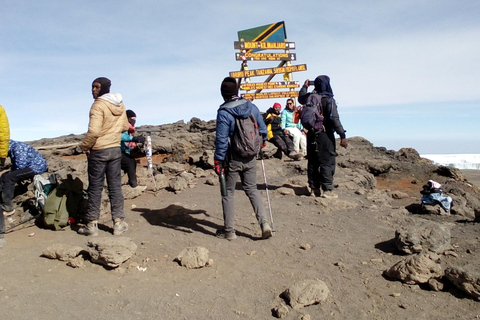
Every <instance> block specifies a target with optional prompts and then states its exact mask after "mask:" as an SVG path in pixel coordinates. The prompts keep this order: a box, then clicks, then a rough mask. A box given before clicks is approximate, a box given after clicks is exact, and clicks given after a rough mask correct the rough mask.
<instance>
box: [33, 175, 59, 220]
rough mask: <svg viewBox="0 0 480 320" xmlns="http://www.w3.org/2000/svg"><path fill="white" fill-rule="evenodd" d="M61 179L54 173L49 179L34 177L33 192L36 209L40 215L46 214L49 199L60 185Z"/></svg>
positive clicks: (40, 176)
mask: <svg viewBox="0 0 480 320" xmlns="http://www.w3.org/2000/svg"><path fill="white" fill-rule="evenodd" d="M60 179H61V177H60V175H59V174H58V173H52V174H50V175H49V176H48V178H44V177H43V176H42V175H40V174H37V175H35V176H34V177H33V192H34V193H35V208H36V209H37V211H38V212H39V213H43V212H44V208H45V201H47V197H48V195H49V194H50V192H52V191H53V190H54V189H55V188H56V187H57V185H58V181H59V180H60Z"/></svg>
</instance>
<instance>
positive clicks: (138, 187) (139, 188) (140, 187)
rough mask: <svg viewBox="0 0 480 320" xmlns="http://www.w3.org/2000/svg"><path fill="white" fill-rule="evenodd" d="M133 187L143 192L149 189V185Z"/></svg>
mask: <svg viewBox="0 0 480 320" xmlns="http://www.w3.org/2000/svg"><path fill="white" fill-rule="evenodd" d="M132 189H135V190H138V191H140V192H143V191H145V189H147V186H136V187H132Z"/></svg>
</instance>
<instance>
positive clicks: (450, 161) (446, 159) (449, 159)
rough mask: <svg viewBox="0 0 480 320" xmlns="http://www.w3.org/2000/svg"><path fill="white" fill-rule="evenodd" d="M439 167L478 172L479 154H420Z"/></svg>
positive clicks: (479, 165)
mask: <svg viewBox="0 0 480 320" xmlns="http://www.w3.org/2000/svg"><path fill="white" fill-rule="evenodd" d="M421 157H422V158H427V159H429V160H431V161H432V162H433V163H434V164H436V165H439V166H447V167H454V168H457V169H473V170H480V154H422V155H421Z"/></svg>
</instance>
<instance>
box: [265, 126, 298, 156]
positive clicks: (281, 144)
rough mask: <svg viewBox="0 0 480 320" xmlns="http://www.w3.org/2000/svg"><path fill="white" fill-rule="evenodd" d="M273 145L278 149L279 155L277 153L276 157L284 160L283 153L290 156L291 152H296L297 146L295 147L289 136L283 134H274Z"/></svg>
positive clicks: (271, 140)
mask: <svg viewBox="0 0 480 320" xmlns="http://www.w3.org/2000/svg"><path fill="white" fill-rule="evenodd" d="M268 141H270V142H271V143H273V144H274V145H275V146H276V147H277V148H278V150H277V153H275V155H274V157H276V158H279V159H281V158H282V152H283V153H285V155H287V156H288V155H289V154H290V152H293V151H294V150H295V146H294V145H293V141H292V138H290V137H289V136H286V135H285V134H283V132H282V133H281V134H275V133H274V134H273V138H271V139H270V140H268Z"/></svg>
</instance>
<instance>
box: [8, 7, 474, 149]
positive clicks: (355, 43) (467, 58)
mask: <svg viewBox="0 0 480 320" xmlns="http://www.w3.org/2000/svg"><path fill="white" fill-rule="evenodd" d="M1 7H2V13H3V14H2V28H0V43H1V45H0V74H1V76H0V88H1V89H0V104H1V105H3V106H4V108H5V109H6V111H7V114H8V117H9V120H10V127H11V136H12V139H17V140H22V141H29V140H37V139H40V138H50V137H58V136H61V135H67V134H70V133H74V134H81V133H84V132H86V130H87V126H88V111H89V109H90V106H91V104H92V102H93V99H92V96H91V83H92V80H93V79H95V78H96V77H99V76H105V77H108V78H110V79H111V80H112V88H111V91H112V92H119V93H121V94H122V95H123V97H124V102H125V105H126V107H127V108H130V109H133V110H134V111H135V112H136V113H137V117H138V120H137V125H145V124H150V125H160V124H165V123H171V122H175V121H178V120H185V121H188V120H190V119H191V118H192V117H198V118H201V119H203V120H212V119H215V116H216V110H217V108H218V105H219V104H220V103H222V99H221V96H220V91H219V87H220V82H221V80H222V79H223V78H224V77H225V76H228V73H229V72H230V71H238V70H239V68H240V63H239V62H237V61H235V52H236V50H235V49H234V48H233V42H234V41H235V40H237V32H238V31H239V30H244V29H248V28H253V27H258V26H262V25H266V24H270V23H274V22H278V21H285V25H286V32H287V36H288V40H289V41H292V42H295V43H296V49H295V50H294V51H293V52H295V53H296V54H297V61H294V62H292V63H293V64H307V69H308V70H307V71H305V72H297V73H294V75H293V77H294V80H296V81H300V82H301V83H303V81H304V80H305V79H307V78H308V79H314V78H315V77H316V76H317V75H320V74H327V75H329V76H330V78H331V84H332V88H333V91H334V93H335V98H336V100H337V103H338V105H339V113H340V117H341V120H342V123H343V125H344V127H345V129H346V130H347V136H349V137H351V136H361V137H364V138H366V139H368V140H369V141H371V142H372V143H373V144H374V145H375V146H383V147H386V148H388V149H394V150H398V149H399V148H402V147H412V148H415V149H416V150H417V151H419V152H420V153H430V154H431V153H480V143H479V142H480V130H479V129H478V127H477V122H478V121H479V119H480V89H479V88H480V87H479V82H480V80H479V79H480V41H479V40H478V39H480V19H479V18H478V17H480V1H476V0H470V1H458V2H452V1H443V0H438V1H421V0H420V1H419V0H417V1H409V0H406V1H393V0H392V1H353V0H352V1H322V0H320V1H313V0H306V1H301V2H298V5H297V3H296V2H292V1H284V0H277V1H261V2H259V1H250V0H245V1H241V2H238V1H183V0H177V1H158V0H155V1H153V0H152V1H151V0H146V1H142V0H139V1H135V2H132V1H109V0H106V1H90V0H86V1H65V0H63V1H57V0H50V1H41V2H39V1H22V0H18V1H2V5H1ZM274 66H277V62H273V63H272V62H270V63H268V65H265V63H263V64H262V63H261V62H250V63H249V67H250V69H255V68H264V67H274ZM274 80H277V81H280V80H281V76H276V77H275V78H274ZM252 81H255V82H257V81H263V79H262V78H254V79H252ZM274 102H280V103H281V104H282V105H284V104H285V99H278V100H255V101H254V103H255V104H256V105H257V106H258V107H259V108H260V110H262V111H265V110H266V109H268V108H269V107H270V106H272V105H273V103H274Z"/></svg>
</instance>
